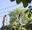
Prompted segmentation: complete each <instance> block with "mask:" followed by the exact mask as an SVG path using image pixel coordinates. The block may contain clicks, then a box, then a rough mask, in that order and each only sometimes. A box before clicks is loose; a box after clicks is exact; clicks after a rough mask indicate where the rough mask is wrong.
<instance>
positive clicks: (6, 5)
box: [0, 0, 23, 28]
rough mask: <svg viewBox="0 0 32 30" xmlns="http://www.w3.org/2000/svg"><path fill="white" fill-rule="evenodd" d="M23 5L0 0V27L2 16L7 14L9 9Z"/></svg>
mask: <svg viewBox="0 0 32 30" xmlns="http://www.w3.org/2000/svg"><path fill="white" fill-rule="evenodd" d="M20 6H21V7H23V5H21V4H19V5H17V4H16V1H14V2H10V1H9V0H0V28H1V26H2V21H3V16H4V15H5V14H6V15H7V14H8V12H9V11H12V10H14V9H16V7H20Z"/></svg>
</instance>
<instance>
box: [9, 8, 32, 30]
mask: <svg viewBox="0 0 32 30" xmlns="http://www.w3.org/2000/svg"><path fill="white" fill-rule="evenodd" d="M19 10H20V11H19ZM29 13H31V12H30V11H29V9H27V8H22V9H16V10H14V11H12V12H10V13H9V16H10V27H13V29H14V28H16V29H18V30H19V29H21V27H22V26H23V24H26V23H27V22H29V21H30V20H31V19H32V18H31V16H32V14H30V16H29Z"/></svg>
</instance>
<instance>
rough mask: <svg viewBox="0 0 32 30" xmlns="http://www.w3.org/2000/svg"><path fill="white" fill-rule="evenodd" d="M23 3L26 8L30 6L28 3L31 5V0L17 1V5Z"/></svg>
mask: <svg viewBox="0 0 32 30" xmlns="http://www.w3.org/2000/svg"><path fill="white" fill-rule="evenodd" d="M10 1H14V0H10ZM21 2H23V6H24V7H27V6H28V3H30V2H31V0H16V3H17V4H19V3H21Z"/></svg>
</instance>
